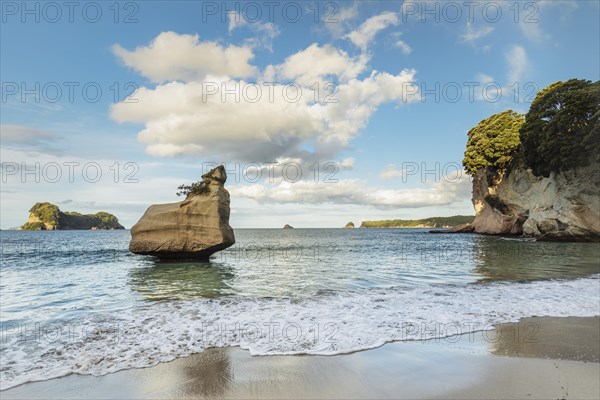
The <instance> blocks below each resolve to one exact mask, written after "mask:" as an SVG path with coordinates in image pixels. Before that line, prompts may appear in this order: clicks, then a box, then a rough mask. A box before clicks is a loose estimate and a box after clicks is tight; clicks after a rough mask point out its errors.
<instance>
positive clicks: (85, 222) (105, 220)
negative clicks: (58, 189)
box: [19, 203, 125, 231]
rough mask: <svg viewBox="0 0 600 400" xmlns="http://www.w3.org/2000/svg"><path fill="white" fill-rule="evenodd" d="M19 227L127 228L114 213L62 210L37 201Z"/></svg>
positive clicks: (39, 229) (40, 228)
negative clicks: (81, 212)
mask: <svg viewBox="0 0 600 400" xmlns="http://www.w3.org/2000/svg"><path fill="white" fill-rule="evenodd" d="M19 229H22V230H29V231H59V230H109V229H125V228H124V227H123V225H121V224H119V220H118V219H117V217H115V216H114V215H112V214H110V213H107V212H104V211H100V212H97V213H96V214H80V213H78V212H68V211H67V212H62V211H61V210H60V208H58V206H56V205H54V204H51V203H36V204H35V205H34V206H33V207H31V209H30V210H29V220H28V221H27V222H26V223H25V224H24V225H22V226H21V227H20V228H19Z"/></svg>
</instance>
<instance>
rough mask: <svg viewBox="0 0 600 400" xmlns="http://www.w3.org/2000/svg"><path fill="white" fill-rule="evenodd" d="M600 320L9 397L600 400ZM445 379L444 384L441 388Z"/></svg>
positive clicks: (212, 352)
mask: <svg viewBox="0 0 600 400" xmlns="http://www.w3.org/2000/svg"><path fill="white" fill-rule="evenodd" d="M599 332H600V318H599V317H597V316H596V317H531V318H524V319H521V320H520V321H519V322H518V323H508V324H501V325H498V326H496V327H495V329H494V330H492V331H479V332H476V333H468V334H462V335H457V336H450V337H445V338H437V339H429V340H423V341H421V340H419V341H402V342H392V343H387V344H385V345H383V346H381V347H378V348H376V349H371V350H364V351H359V352H354V353H349V354H342V355H334V356H314V355H296V356H250V354H249V352H248V351H246V350H242V349H240V348H239V347H226V348H212V349H209V350H206V351H204V352H201V353H197V354H194V355H191V356H189V357H185V358H178V359H175V360H173V361H171V362H168V363H162V364H158V365H156V366H153V367H148V368H141V369H128V370H123V371H119V372H115V373H111V374H107V375H103V376H98V377H96V376H91V375H73V374H71V375H67V376H64V377H61V378H55V379H50V380H47V381H40V382H30V383H25V384H22V385H19V386H16V387H13V388H10V389H7V390H3V391H2V392H0V393H1V394H2V398H4V399H11V398H86V399H87V398H89V399H91V398H189V397H194V398H198V397H199V398H555V399H556V398H598V397H599V396H600V383H599V380H598V377H599V376H600V349H599V347H600V344H599V343H600V338H599V335H600V333H599ZM442 381H443V382H444V383H443V384H440V382H442Z"/></svg>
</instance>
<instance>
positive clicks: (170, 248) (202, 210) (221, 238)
mask: <svg viewBox="0 0 600 400" xmlns="http://www.w3.org/2000/svg"><path fill="white" fill-rule="evenodd" d="M202 180H203V183H204V184H206V185H207V188H208V189H207V190H206V193H203V194H196V195H192V194H190V195H188V197H187V198H186V199H185V200H184V201H182V202H178V203H168V204H155V205H152V206H150V207H149V208H148V209H147V210H146V212H145V213H144V215H143V216H142V218H141V219H140V220H139V221H138V222H137V223H136V224H135V225H134V226H133V227H132V228H131V242H130V243H129V251H131V252H132V253H136V254H145V255H153V256H156V257H159V258H160V259H162V260H206V259H208V257H210V255H211V254H213V253H215V252H217V251H220V250H224V249H226V248H228V247H230V246H232V245H233V244H234V243H235V237H234V234H233V229H232V228H231V227H230V226H229V202H230V200H229V192H228V191H227V190H226V189H225V187H224V184H225V181H226V180H227V174H226V173H225V168H223V167H222V166H219V167H217V168H215V169H213V170H212V171H210V172H208V173H206V174H204V175H202Z"/></svg>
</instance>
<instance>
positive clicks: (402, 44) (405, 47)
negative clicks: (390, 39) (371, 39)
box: [394, 40, 412, 55]
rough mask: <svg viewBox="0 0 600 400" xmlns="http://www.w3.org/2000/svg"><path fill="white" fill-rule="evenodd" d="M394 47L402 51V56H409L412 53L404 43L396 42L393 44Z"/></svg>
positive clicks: (401, 41)
mask: <svg viewBox="0 0 600 400" xmlns="http://www.w3.org/2000/svg"><path fill="white" fill-rule="evenodd" d="M394 46H396V47H397V48H399V49H400V50H402V53H403V54H406V55H408V54H410V53H412V48H411V47H410V46H409V45H408V44H406V42H404V41H403V40H397V41H396V43H395V44H394Z"/></svg>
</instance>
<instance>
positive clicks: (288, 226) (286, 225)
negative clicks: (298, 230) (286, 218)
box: [283, 224, 294, 229]
mask: <svg viewBox="0 0 600 400" xmlns="http://www.w3.org/2000/svg"><path fill="white" fill-rule="evenodd" d="M283 229H294V227H293V226H291V225H288V224H285V226H284V227H283Z"/></svg>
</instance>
